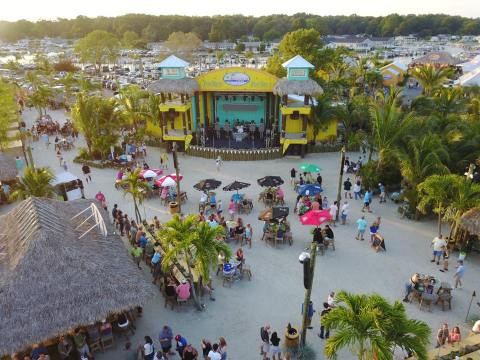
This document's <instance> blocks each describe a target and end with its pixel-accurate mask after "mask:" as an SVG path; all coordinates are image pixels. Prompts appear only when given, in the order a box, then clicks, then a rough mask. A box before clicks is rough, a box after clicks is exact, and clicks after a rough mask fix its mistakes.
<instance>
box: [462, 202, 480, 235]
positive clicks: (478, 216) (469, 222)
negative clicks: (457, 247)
mask: <svg viewBox="0 0 480 360" xmlns="http://www.w3.org/2000/svg"><path fill="white" fill-rule="evenodd" d="M460 226H461V227H462V228H464V229H465V230H467V231H468V232H469V233H470V234H472V235H478V236H480V208H478V207H477V208H473V209H470V210H468V211H467V212H466V213H464V214H463V215H462V217H461V218H460Z"/></svg>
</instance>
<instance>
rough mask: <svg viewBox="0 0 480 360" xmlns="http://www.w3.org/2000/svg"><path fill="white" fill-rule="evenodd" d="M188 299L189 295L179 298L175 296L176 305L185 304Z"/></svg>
mask: <svg viewBox="0 0 480 360" xmlns="http://www.w3.org/2000/svg"><path fill="white" fill-rule="evenodd" d="M188 300H190V297H188V298H186V299H180V298H179V297H178V296H177V305H182V304H187V303H188Z"/></svg>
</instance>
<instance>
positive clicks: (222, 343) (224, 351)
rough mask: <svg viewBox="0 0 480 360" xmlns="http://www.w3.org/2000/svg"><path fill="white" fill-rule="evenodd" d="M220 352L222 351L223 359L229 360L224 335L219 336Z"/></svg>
mask: <svg viewBox="0 0 480 360" xmlns="http://www.w3.org/2000/svg"><path fill="white" fill-rule="evenodd" d="M218 352H219V353H220V356H221V358H220V359H221V360H227V341H226V340H225V338H224V337H223V336H220V337H219V338H218Z"/></svg>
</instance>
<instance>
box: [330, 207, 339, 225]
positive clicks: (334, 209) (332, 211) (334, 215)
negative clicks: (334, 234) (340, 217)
mask: <svg viewBox="0 0 480 360" xmlns="http://www.w3.org/2000/svg"><path fill="white" fill-rule="evenodd" d="M337 211H338V203H337V202H336V201H334V202H333V204H332V205H330V216H331V217H332V218H331V220H330V224H333V226H337V225H335V221H336V220H337Z"/></svg>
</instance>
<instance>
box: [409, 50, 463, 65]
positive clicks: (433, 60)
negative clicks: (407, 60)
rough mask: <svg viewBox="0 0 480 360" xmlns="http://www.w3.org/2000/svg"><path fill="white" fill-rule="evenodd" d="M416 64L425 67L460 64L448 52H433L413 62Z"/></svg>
mask: <svg viewBox="0 0 480 360" xmlns="http://www.w3.org/2000/svg"><path fill="white" fill-rule="evenodd" d="M413 62H414V63H415V64H425V65H428V64H430V65H455V64H458V63H459V60H458V59H457V58H455V57H453V56H452V55H451V54H450V53H449V52H447V51H432V52H431V53H428V54H426V55H425V56H422V57H419V58H417V59H415V60H413Z"/></svg>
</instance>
